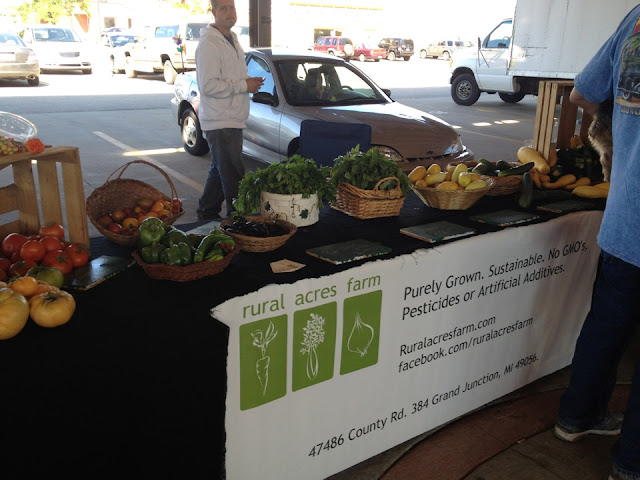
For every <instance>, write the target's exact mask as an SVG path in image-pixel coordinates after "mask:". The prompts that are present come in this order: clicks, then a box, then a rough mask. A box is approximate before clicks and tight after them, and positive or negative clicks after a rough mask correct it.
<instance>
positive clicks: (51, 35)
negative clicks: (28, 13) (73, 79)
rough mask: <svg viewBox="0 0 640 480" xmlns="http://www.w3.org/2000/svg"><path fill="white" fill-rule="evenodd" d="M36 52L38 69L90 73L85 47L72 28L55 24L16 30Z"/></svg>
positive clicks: (89, 61) (90, 68) (89, 62)
mask: <svg viewBox="0 0 640 480" xmlns="http://www.w3.org/2000/svg"><path fill="white" fill-rule="evenodd" d="M18 33H19V34H20V36H21V37H22V39H23V40H24V42H25V43H26V44H27V46H28V47H29V48H31V49H32V50H33V51H34V52H36V56H37V57H38V62H39V63H40V70H41V71H45V70H82V73H91V72H92V67H91V59H90V58H89V55H88V52H87V47H86V45H85V44H84V42H83V41H82V39H81V38H80V36H79V35H78V34H77V33H76V32H75V31H74V30H72V29H70V28H65V27H58V26H56V25H44V24H43V25H34V26H29V27H25V28H23V29H22V30H20V31H19V32H18Z"/></svg>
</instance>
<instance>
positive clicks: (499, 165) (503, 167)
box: [496, 160, 511, 170]
mask: <svg viewBox="0 0 640 480" xmlns="http://www.w3.org/2000/svg"><path fill="white" fill-rule="evenodd" d="M510 168H511V164H510V163H509V162H505V161H504V160H498V162H497V163H496V169H497V170H509V169H510Z"/></svg>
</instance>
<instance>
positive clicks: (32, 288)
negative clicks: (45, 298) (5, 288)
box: [9, 276, 38, 297]
mask: <svg viewBox="0 0 640 480" xmlns="http://www.w3.org/2000/svg"><path fill="white" fill-rule="evenodd" d="M9 288H11V289H12V290H14V291H16V292H18V293H19V294H20V295H23V296H25V297H30V296H31V295H33V294H34V293H36V290H37V289H38V280H36V279H35V277H29V276H25V277H18V278H16V279H15V280H12V281H11V283H9Z"/></svg>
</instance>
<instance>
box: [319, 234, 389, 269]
mask: <svg viewBox="0 0 640 480" xmlns="http://www.w3.org/2000/svg"><path fill="white" fill-rule="evenodd" d="M307 253H308V254H309V255H311V256H312V257H317V258H320V259H321V260H325V261H327V262H330V263H333V264H335V265H340V264H341V263H348V262H354V261H356V260H362V259H363V258H369V257H375V256H378V255H384V254H386V253H391V248H389V247H386V246H384V245H382V244H380V243H376V242H372V241H370V240H365V239H363V238H358V239H355V240H348V241H346V242H339V243H332V244H330V245H323V246H322V247H315V248H310V249H309V250H307Z"/></svg>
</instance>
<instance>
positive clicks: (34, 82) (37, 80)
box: [27, 77, 40, 87]
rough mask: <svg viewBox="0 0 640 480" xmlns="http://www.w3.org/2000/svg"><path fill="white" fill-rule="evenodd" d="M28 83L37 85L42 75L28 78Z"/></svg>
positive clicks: (33, 85)
mask: <svg viewBox="0 0 640 480" xmlns="http://www.w3.org/2000/svg"><path fill="white" fill-rule="evenodd" d="M27 83H28V84H29V85H31V86H32V87H37V86H38V85H39V84H40V77H36V78H27Z"/></svg>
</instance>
